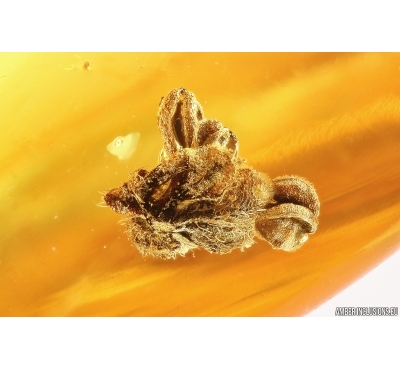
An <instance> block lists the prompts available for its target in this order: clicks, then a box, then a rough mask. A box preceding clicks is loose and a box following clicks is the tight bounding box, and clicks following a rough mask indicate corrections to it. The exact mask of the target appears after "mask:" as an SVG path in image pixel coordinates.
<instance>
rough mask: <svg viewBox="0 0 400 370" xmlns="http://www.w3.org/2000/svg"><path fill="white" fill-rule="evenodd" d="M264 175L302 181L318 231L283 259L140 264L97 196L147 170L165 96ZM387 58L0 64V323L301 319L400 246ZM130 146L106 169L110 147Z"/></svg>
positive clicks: (61, 57) (393, 83) (397, 104)
mask: <svg viewBox="0 0 400 370" xmlns="http://www.w3.org/2000/svg"><path fill="white" fill-rule="evenodd" d="M180 86H182V87H185V88H187V89H188V90H190V91H192V92H193V93H194V94H195V95H196V97H197V99H198V100H199V102H200V103H201V104H202V106H203V108H204V112H205V116H206V117H207V118H216V119H218V120H220V121H221V122H222V123H223V124H224V126H226V127H228V128H230V129H231V130H232V131H233V132H235V134H236V135H237V137H238V139H239V143H240V147H239V154H240V156H241V157H243V158H246V159H247V160H248V163H249V164H251V165H252V166H253V167H254V168H255V169H257V170H259V171H261V172H265V173H267V174H268V175H269V176H271V177H276V176H279V175H285V174H289V175H298V176H301V177H305V178H307V179H308V180H309V181H310V182H312V183H313V184H314V186H315V188H316V190H317V193H318V195H319V197H320V201H321V214H320V217H319V228H318V230H317V232H316V233H315V234H314V235H311V236H310V238H309V240H308V241H307V242H306V243H305V245H304V246H303V247H302V248H301V249H300V250H298V251H296V252H294V253H285V252H281V251H275V250H273V249H272V248H271V247H270V246H269V245H268V244H267V243H265V242H262V241H260V240H257V243H256V244H254V245H253V246H252V247H251V248H250V249H248V250H246V251H245V252H243V253H242V252H240V251H239V250H235V251H233V252H232V253H231V254H228V255H223V256H220V255H213V254H209V253H208V252H206V251H204V250H202V249H199V250H197V251H196V252H195V255H194V257H193V256H192V255H190V254H189V255H188V256H187V257H185V258H177V259H176V260H169V261H163V260H157V259H153V258H151V257H147V258H145V259H144V258H143V257H142V256H141V255H140V254H139V252H138V251H137V250H136V249H135V247H134V246H132V245H130V243H129V241H128V239H127V237H126V235H125V234H124V230H125V226H124V225H121V224H119V223H118V221H120V220H121V216H120V215H118V214H116V213H114V212H113V211H112V210H111V209H108V208H101V207H99V206H98V205H97V204H98V203H99V202H100V201H101V194H100V193H99V192H100V191H106V190H108V189H110V188H113V187H117V186H119V185H120V184H121V183H122V182H124V181H126V180H127V179H128V173H129V172H132V171H133V170H135V169H137V168H145V169H152V168H154V167H155V166H156V164H157V160H158V154H159V152H160V149H161V146H162V140H161V136H160V134H159V132H158V127H157V121H156V114H157V109H158V104H159V101H160V98H161V97H162V96H163V95H164V94H166V93H167V92H169V91H170V90H171V89H173V88H175V87H180ZM399 86H400V54H390V53H387V54H379V53H372V54H336V53H334V54H330V53H322V54H312V53H295V54H291V53H290V54H285V53H284V54H280V53H272V54H271V53H255V54H252V53H246V54H241V53H239V54H231V53H222V54H213V53H188V54H186V53H176V54H174V53H169V54H165V53H155V54H142V53H133V54H131V53H115V54H114V53H98V54H97V53H91V54H85V53H49V54H41V53H33V54H30V53H26V54H25V53H22V54H18V53H17V54H12V53H1V54H0V127H1V135H0V143H1V144H0V168H1V171H0V197H1V207H0V220H1V235H0V315H2V316H67V315H73V316H102V315H113V316H115V315H119V316H121V315H132V316H287V315H304V314H306V313H308V312H309V311H310V310H312V309H314V308H316V307H317V306H318V305H320V304H322V303H323V302H324V301H326V300H327V299H329V298H331V297H332V296H334V295H335V294H336V293H338V292H339V291H341V290H342V289H344V288H345V287H347V286H348V285H349V284H351V283H352V282H354V281H355V280H357V279H358V278H360V277H362V276H363V275H364V274H366V273H367V272H368V271H369V270H371V269H372V268H374V267H375V266H377V265H378V264H379V263H380V262H382V261H383V260H384V259H385V258H387V257H389V256H390V255H391V254H393V253H394V252H395V251H396V250H397V249H398V248H399V246H400V156H399V153H400V150H399V146H400V145H399V144H400V87H399ZM132 132H135V133H140V140H139V143H138V146H137V148H136V151H135V152H134V154H133V156H132V157H130V158H129V159H121V160H120V159H118V157H117V156H115V155H112V154H111V153H110V152H109V151H108V150H107V148H106V147H107V145H108V144H109V143H110V142H111V141H112V140H114V138H116V137H117V136H120V135H122V136H125V135H128V134H129V133H132Z"/></svg>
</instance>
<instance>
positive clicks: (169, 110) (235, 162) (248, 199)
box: [104, 88, 319, 259]
mask: <svg viewBox="0 0 400 370" xmlns="http://www.w3.org/2000/svg"><path fill="white" fill-rule="evenodd" d="M158 124H159V128H160V131H161V135H162V136H163V139H164V147H163V149H162V151H161V155H160V164H159V165H158V166H157V167H156V168H154V169H153V170H151V171H149V172H148V171H146V170H143V169H139V170H137V171H135V172H134V173H133V174H132V175H131V178H130V180H129V181H128V182H126V183H124V184H123V185H122V186H120V187H119V188H115V189H111V190H110V191H108V192H107V193H106V195H105V196H104V201H105V202H106V204H107V205H108V206H109V207H110V208H111V209H113V210H114V211H115V212H118V213H121V214H124V215H128V216H129V218H128V219H127V233H128V237H129V239H130V240H131V241H132V243H133V244H134V245H135V246H136V247H137V248H138V250H139V251H140V252H141V253H142V254H143V255H144V256H147V255H150V256H153V257H160V258H163V259H170V258H175V257H176V255H178V254H179V255H181V256H184V255H185V254H186V253H187V252H188V251H190V250H192V249H195V248H199V247H202V248H204V249H206V250H207V251H209V252H210V253H218V254H225V253H230V252H231V251H232V250H233V249H238V248H239V249H241V250H242V251H243V250H244V249H245V248H248V247H250V246H251V245H252V244H253V243H254V237H255V236H256V235H257V236H258V237H260V238H263V239H265V240H267V241H268V242H269V243H271V244H272V246H273V247H274V248H277V249H282V250H285V251H293V250H296V249H298V248H299V247H300V246H301V245H302V244H303V243H304V242H305V241H306V240H307V238H308V234H311V233H314V232H315V230H316V228H317V224H318V222H317V217H318V214H319V201H318V197H317V194H316V192H315V189H314V187H313V186H312V184H310V183H309V182H308V181H307V180H305V179H302V178H300V177H297V176H283V177H278V178H276V179H275V180H273V181H271V180H270V179H269V178H268V176H266V175H265V174H260V173H258V172H257V171H255V170H254V169H252V168H251V167H249V166H247V165H246V164H245V161H244V160H243V159H241V158H239V157H238V155H237V152H238V140H237V138H236V136H235V134H234V133H233V132H232V131H230V130H229V129H227V128H225V127H223V125H222V124H221V123H220V122H219V121H217V120H206V119H204V114H203V109H202V107H201V105H200V103H198V102H197V100H196V98H195V96H194V94H192V93H191V92H189V91H187V90H185V89H183V88H178V89H174V90H172V91H171V92H170V93H168V94H167V95H166V96H165V97H164V98H163V99H162V100H161V103H160V107H159V112H158Z"/></svg>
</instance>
